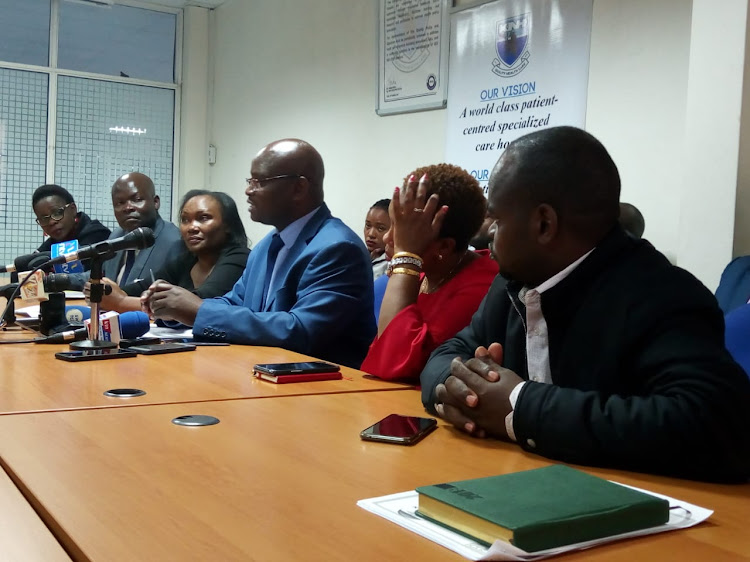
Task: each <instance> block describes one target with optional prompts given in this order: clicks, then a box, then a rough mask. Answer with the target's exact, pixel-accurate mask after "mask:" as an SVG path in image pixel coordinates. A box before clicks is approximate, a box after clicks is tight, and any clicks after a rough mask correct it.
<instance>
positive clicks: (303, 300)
mask: <svg viewBox="0 0 750 562" xmlns="http://www.w3.org/2000/svg"><path fill="white" fill-rule="evenodd" d="M250 174H251V177H250V178H248V179H247V189H246V190H245V194H246V195H247V201H248V204H249V210H250V217H251V218H252V220H254V221H256V222H261V223H263V224H270V225H272V226H274V227H275V229H274V230H273V231H272V232H270V233H269V234H268V235H267V236H266V237H265V238H263V239H262V240H261V241H260V242H259V243H258V245H257V246H256V247H255V248H253V251H252V252H251V254H250V257H249V258H248V262H247V266H246V268H245V272H244V274H243V275H242V277H241V278H240V279H239V281H237V283H236V284H235V286H234V288H233V289H232V290H231V291H230V292H229V293H227V294H226V295H224V296H223V297H219V298H215V299H207V300H205V301H204V300H201V299H200V298H198V297H196V296H195V295H193V294H191V293H189V292H188V291H184V290H182V289H180V288H179V287H174V286H171V285H168V284H166V283H163V282H157V283H155V284H154V285H152V286H151V287H150V288H149V290H148V291H147V292H146V293H144V296H143V297H142V302H143V303H144V308H145V309H146V310H147V311H148V312H150V313H151V314H152V315H153V316H154V317H156V318H162V319H172V320H177V321H179V322H182V323H183V324H187V325H191V326H193V333H194V334H195V336H196V337H200V338H206V339H211V340H218V341H229V342H232V343H243V344H252V345H268V346H277V347H284V348H286V349H290V350H293V351H298V352H300V353H305V354H308V355H313V356H316V357H319V358H321V359H326V360H329V361H333V362H336V363H342V364H344V365H348V366H353V367H358V366H359V364H360V363H361V362H362V359H363V358H364V356H365V354H366V353H367V349H368V347H369V345H370V343H371V342H372V340H373V338H374V337H375V321H374V318H373V314H372V306H373V292H372V269H371V266H370V257H369V254H368V252H367V249H366V248H365V246H364V244H363V243H362V240H361V239H360V238H359V237H358V236H357V235H356V234H355V233H354V232H353V231H352V230H351V229H350V228H349V227H347V226H346V225H344V223H342V222H341V221H340V220H339V219H337V218H334V217H332V216H331V212H330V211H329V210H328V207H327V206H326V204H325V203H324V202H323V176H324V167H323V159H322V158H321V156H320V154H319V153H318V151H317V150H315V148H313V147H312V146H311V145H310V144H308V143H306V142H305V141H302V140H299V139H283V140H279V141H276V142H273V143H271V144H269V145H268V146H266V147H265V148H263V149H262V150H261V151H260V152H259V153H258V154H257V155H256V157H255V158H254V159H253V162H252V165H251V169H250Z"/></svg>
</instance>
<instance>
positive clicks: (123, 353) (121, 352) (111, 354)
mask: <svg viewBox="0 0 750 562" xmlns="http://www.w3.org/2000/svg"><path fill="white" fill-rule="evenodd" d="M135 356H136V352H135V351H130V350H128V349H117V348H114V347H113V348H105V349H84V350H81V351H58V352H57V353H55V359H61V360H62V361H73V362H75V361H98V360H100V359H120V358H123V357H135Z"/></svg>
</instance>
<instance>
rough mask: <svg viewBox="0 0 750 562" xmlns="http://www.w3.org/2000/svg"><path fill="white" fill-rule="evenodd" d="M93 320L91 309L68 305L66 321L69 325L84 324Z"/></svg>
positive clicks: (66, 307)
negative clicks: (85, 321)
mask: <svg viewBox="0 0 750 562" xmlns="http://www.w3.org/2000/svg"><path fill="white" fill-rule="evenodd" d="M89 318H91V307H90V306H82V305H75V304H74V305H66V306H65V321H66V322H68V323H69V324H83V321H84V320H88V319H89Z"/></svg>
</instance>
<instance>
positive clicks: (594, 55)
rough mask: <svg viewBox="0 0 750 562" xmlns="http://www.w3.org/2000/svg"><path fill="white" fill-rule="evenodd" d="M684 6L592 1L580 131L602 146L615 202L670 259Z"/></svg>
mask: <svg viewBox="0 0 750 562" xmlns="http://www.w3.org/2000/svg"><path fill="white" fill-rule="evenodd" d="M691 5H692V3H691V2H686V1H685V0H658V1H656V2H655V1H653V0H630V1H628V2H620V1H619V0H595V1H594V18H593V23H592V29H591V58H590V71H589V90H588V107H587V113H586V129H587V130H588V131H589V132H590V133H591V134H593V135H594V136H596V137H597V138H598V139H599V140H600V141H602V143H604V146H606V147H607V149H608V150H609V152H610V154H611V155H612V158H613V159H614V161H615V162H616V163H617V166H618V168H619V170H620V177H621V180H622V193H621V200H622V201H627V202H628V203H632V204H634V205H635V206H636V207H638V208H639V209H640V210H641V212H642V213H643V215H644V217H645V219H646V231H645V233H644V236H645V237H646V238H647V239H648V240H650V241H651V243H652V244H654V245H655V246H656V247H657V248H659V249H660V250H661V251H663V252H665V253H666V254H667V255H668V256H669V257H670V258H672V259H673V260H674V259H676V257H677V256H676V254H677V247H678V231H679V219H680V217H679V208H680V205H679V201H680V199H681V190H682V185H683V177H682V173H681V165H682V163H683V162H682V153H683V144H684V141H683V137H684V132H685V131H684V129H685V107H686V98H687V82H688V62H689V53H690V22H691Z"/></svg>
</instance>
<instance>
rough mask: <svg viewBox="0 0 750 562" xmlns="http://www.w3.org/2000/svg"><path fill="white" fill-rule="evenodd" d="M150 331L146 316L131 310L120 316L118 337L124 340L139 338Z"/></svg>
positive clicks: (138, 311) (143, 313)
mask: <svg viewBox="0 0 750 562" xmlns="http://www.w3.org/2000/svg"><path fill="white" fill-rule="evenodd" d="M150 329H151V324H149V321H148V314H146V313H145V312H141V311H140V310H132V311H130V312H123V313H122V314H120V337H121V338H122V339H125V340H132V339H135V338H140V337H141V336H142V335H143V334H145V333H146V332H148V331H149V330H150Z"/></svg>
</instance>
